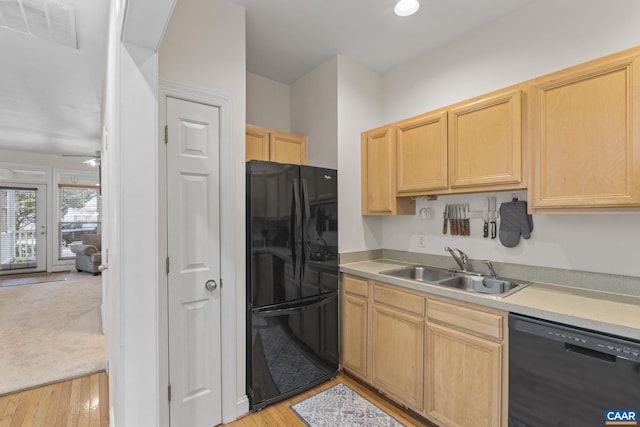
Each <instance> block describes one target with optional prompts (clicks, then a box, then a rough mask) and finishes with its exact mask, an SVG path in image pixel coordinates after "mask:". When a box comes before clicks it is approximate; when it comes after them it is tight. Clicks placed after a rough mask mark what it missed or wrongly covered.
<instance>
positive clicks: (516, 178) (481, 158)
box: [449, 90, 522, 189]
mask: <svg viewBox="0 0 640 427" xmlns="http://www.w3.org/2000/svg"><path fill="white" fill-rule="evenodd" d="M521 110H522V106H521V94H520V91H519V90H515V91H510V92H507V93H503V94H498V95H494V96H491V97H490V98H487V99H482V100H479V101H476V102H472V103H471V104H466V105H462V106H460V107H457V108H454V109H452V110H451V111H450V112H449V184H450V186H451V188H452V189H455V188H460V187H476V186H490V185H504V184H518V183H520V182H521V181H522V128H521V114H522V113H521Z"/></svg>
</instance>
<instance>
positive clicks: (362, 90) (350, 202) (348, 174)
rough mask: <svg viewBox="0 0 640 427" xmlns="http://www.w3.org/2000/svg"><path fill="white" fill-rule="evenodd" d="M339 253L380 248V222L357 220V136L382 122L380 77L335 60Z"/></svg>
mask: <svg viewBox="0 0 640 427" xmlns="http://www.w3.org/2000/svg"><path fill="white" fill-rule="evenodd" d="M337 59H338V73H337V76H338V103H337V105H338V147H337V149H338V153H337V156H338V206H340V209H339V210H338V224H339V227H340V232H339V236H338V239H339V240H338V249H339V251H340V252H352V251H358V250H363V249H378V248H380V247H381V243H382V242H381V238H382V219H381V218H379V217H362V216H360V186H361V185H360V133H361V132H362V131H363V130H365V129H371V128H373V127H375V126H378V124H379V123H380V122H381V121H382V76H381V75H379V74H377V73H375V72H373V71H370V70H369V69H367V68H365V67H363V66H361V65H360V64H358V63H356V62H354V61H352V60H351V59H348V58H345V57H344V56H338V57H337Z"/></svg>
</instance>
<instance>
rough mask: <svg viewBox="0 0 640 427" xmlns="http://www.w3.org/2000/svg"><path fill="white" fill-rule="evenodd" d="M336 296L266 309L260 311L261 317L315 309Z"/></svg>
mask: <svg viewBox="0 0 640 427" xmlns="http://www.w3.org/2000/svg"><path fill="white" fill-rule="evenodd" d="M335 298H336V296H327V297H324V298H321V299H320V300H313V301H312V302H310V303H308V304H302V305H297V306H294V307H286V308H276V309H273V310H264V311H259V312H258V313H259V316H260V317H276V316H282V315H283V314H287V313H295V312H301V311H307V310H314V309H316V308H318V307H322V306H323V305H326V304H328V303H330V302H331V301H332V300H334V299H335Z"/></svg>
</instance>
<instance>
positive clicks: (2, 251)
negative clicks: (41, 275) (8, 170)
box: [0, 183, 47, 275]
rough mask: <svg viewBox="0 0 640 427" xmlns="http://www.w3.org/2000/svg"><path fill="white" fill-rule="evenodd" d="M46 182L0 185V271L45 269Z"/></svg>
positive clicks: (26, 271) (8, 272) (17, 271)
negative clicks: (41, 183) (44, 183)
mask: <svg viewBox="0 0 640 427" xmlns="http://www.w3.org/2000/svg"><path fill="white" fill-rule="evenodd" d="M46 224H47V186H46V185H33V184H13V183H12V184H7V185H2V186H0V275H1V274H16V273H28V272H33V271H46V269H47V226H46Z"/></svg>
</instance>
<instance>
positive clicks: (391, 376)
mask: <svg viewBox="0 0 640 427" xmlns="http://www.w3.org/2000/svg"><path fill="white" fill-rule="evenodd" d="M372 323H373V325H372V326H373V328H372V330H373V334H372V340H373V342H372V380H373V385H374V386H376V387H378V388H380V390H383V391H384V392H385V393H388V394H389V396H390V397H391V398H392V399H394V400H396V401H398V402H401V403H404V404H406V405H407V406H409V407H410V408H412V409H414V410H418V411H419V410H421V409H422V408H423V405H422V404H423V397H422V393H423V389H424V369H423V366H424V323H425V322H424V319H423V318H421V317H416V316H413V315H407V314H405V313H403V312H401V311H399V310H394V309H391V308H388V307H383V306H380V305H377V304H375V305H374V306H373V322H372Z"/></svg>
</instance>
